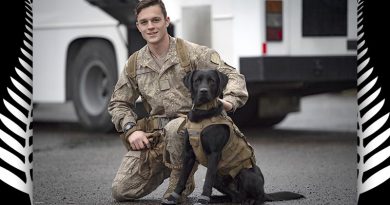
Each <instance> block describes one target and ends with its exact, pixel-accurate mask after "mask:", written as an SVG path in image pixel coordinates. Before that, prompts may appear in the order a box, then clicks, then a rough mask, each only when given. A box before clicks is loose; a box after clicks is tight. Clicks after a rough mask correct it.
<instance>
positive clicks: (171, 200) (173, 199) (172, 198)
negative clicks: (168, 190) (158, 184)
mask: <svg viewBox="0 0 390 205" xmlns="http://www.w3.org/2000/svg"><path fill="white" fill-rule="evenodd" d="M179 197H180V195H179V194H177V193H175V192H172V194H171V195H169V197H168V198H164V199H162V200H161V204H177V202H178V200H179Z"/></svg>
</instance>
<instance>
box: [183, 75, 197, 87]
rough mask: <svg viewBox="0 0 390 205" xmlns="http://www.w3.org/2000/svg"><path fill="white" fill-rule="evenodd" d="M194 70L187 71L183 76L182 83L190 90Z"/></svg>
mask: <svg viewBox="0 0 390 205" xmlns="http://www.w3.org/2000/svg"><path fill="white" fill-rule="evenodd" d="M194 72H195V71H191V72H188V73H187V74H186V75H185V76H184V78H183V83H184V85H185V86H186V88H188V90H190V91H191V88H192V76H193V75H194Z"/></svg>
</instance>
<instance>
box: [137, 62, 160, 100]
mask: <svg viewBox="0 0 390 205" xmlns="http://www.w3.org/2000/svg"><path fill="white" fill-rule="evenodd" d="M136 73H137V76H136V80H137V83H138V85H139V86H138V88H139V91H140V92H141V94H144V95H145V94H146V95H149V94H151V93H146V91H147V90H153V89H148V88H152V87H153V86H155V85H154V84H155V79H156V76H157V73H156V72H155V71H153V70H152V69H150V68H148V67H141V68H139V69H137V72H136Z"/></svg>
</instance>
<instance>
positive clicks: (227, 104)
mask: <svg viewBox="0 0 390 205" xmlns="http://www.w3.org/2000/svg"><path fill="white" fill-rule="evenodd" d="M218 100H219V101H220V102H221V103H222V104H223V109H225V111H226V112H229V111H231V110H232V109H233V105H232V104H231V103H230V102H228V101H226V100H222V99H218Z"/></svg>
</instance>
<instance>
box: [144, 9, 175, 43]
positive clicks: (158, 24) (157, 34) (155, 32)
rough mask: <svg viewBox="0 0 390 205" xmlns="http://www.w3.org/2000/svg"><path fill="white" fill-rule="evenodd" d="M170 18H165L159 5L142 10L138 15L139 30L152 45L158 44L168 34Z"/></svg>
mask: <svg viewBox="0 0 390 205" xmlns="http://www.w3.org/2000/svg"><path fill="white" fill-rule="evenodd" d="M168 25H169V17H167V18H164V15H163V13H162V11H161V8H160V6H159V5H154V6H150V7H147V8H144V9H142V11H141V12H140V13H139V14H138V18H137V28H138V30H139V32H141V34H142V37H143V38H144V39H145V40H146V41H147V42H148V43H150V44H157V43H159V42H161V41H162V39H163V38H164V37H165V36H166V35H167V34H168V32H167V26H168Z"/></svg>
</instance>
